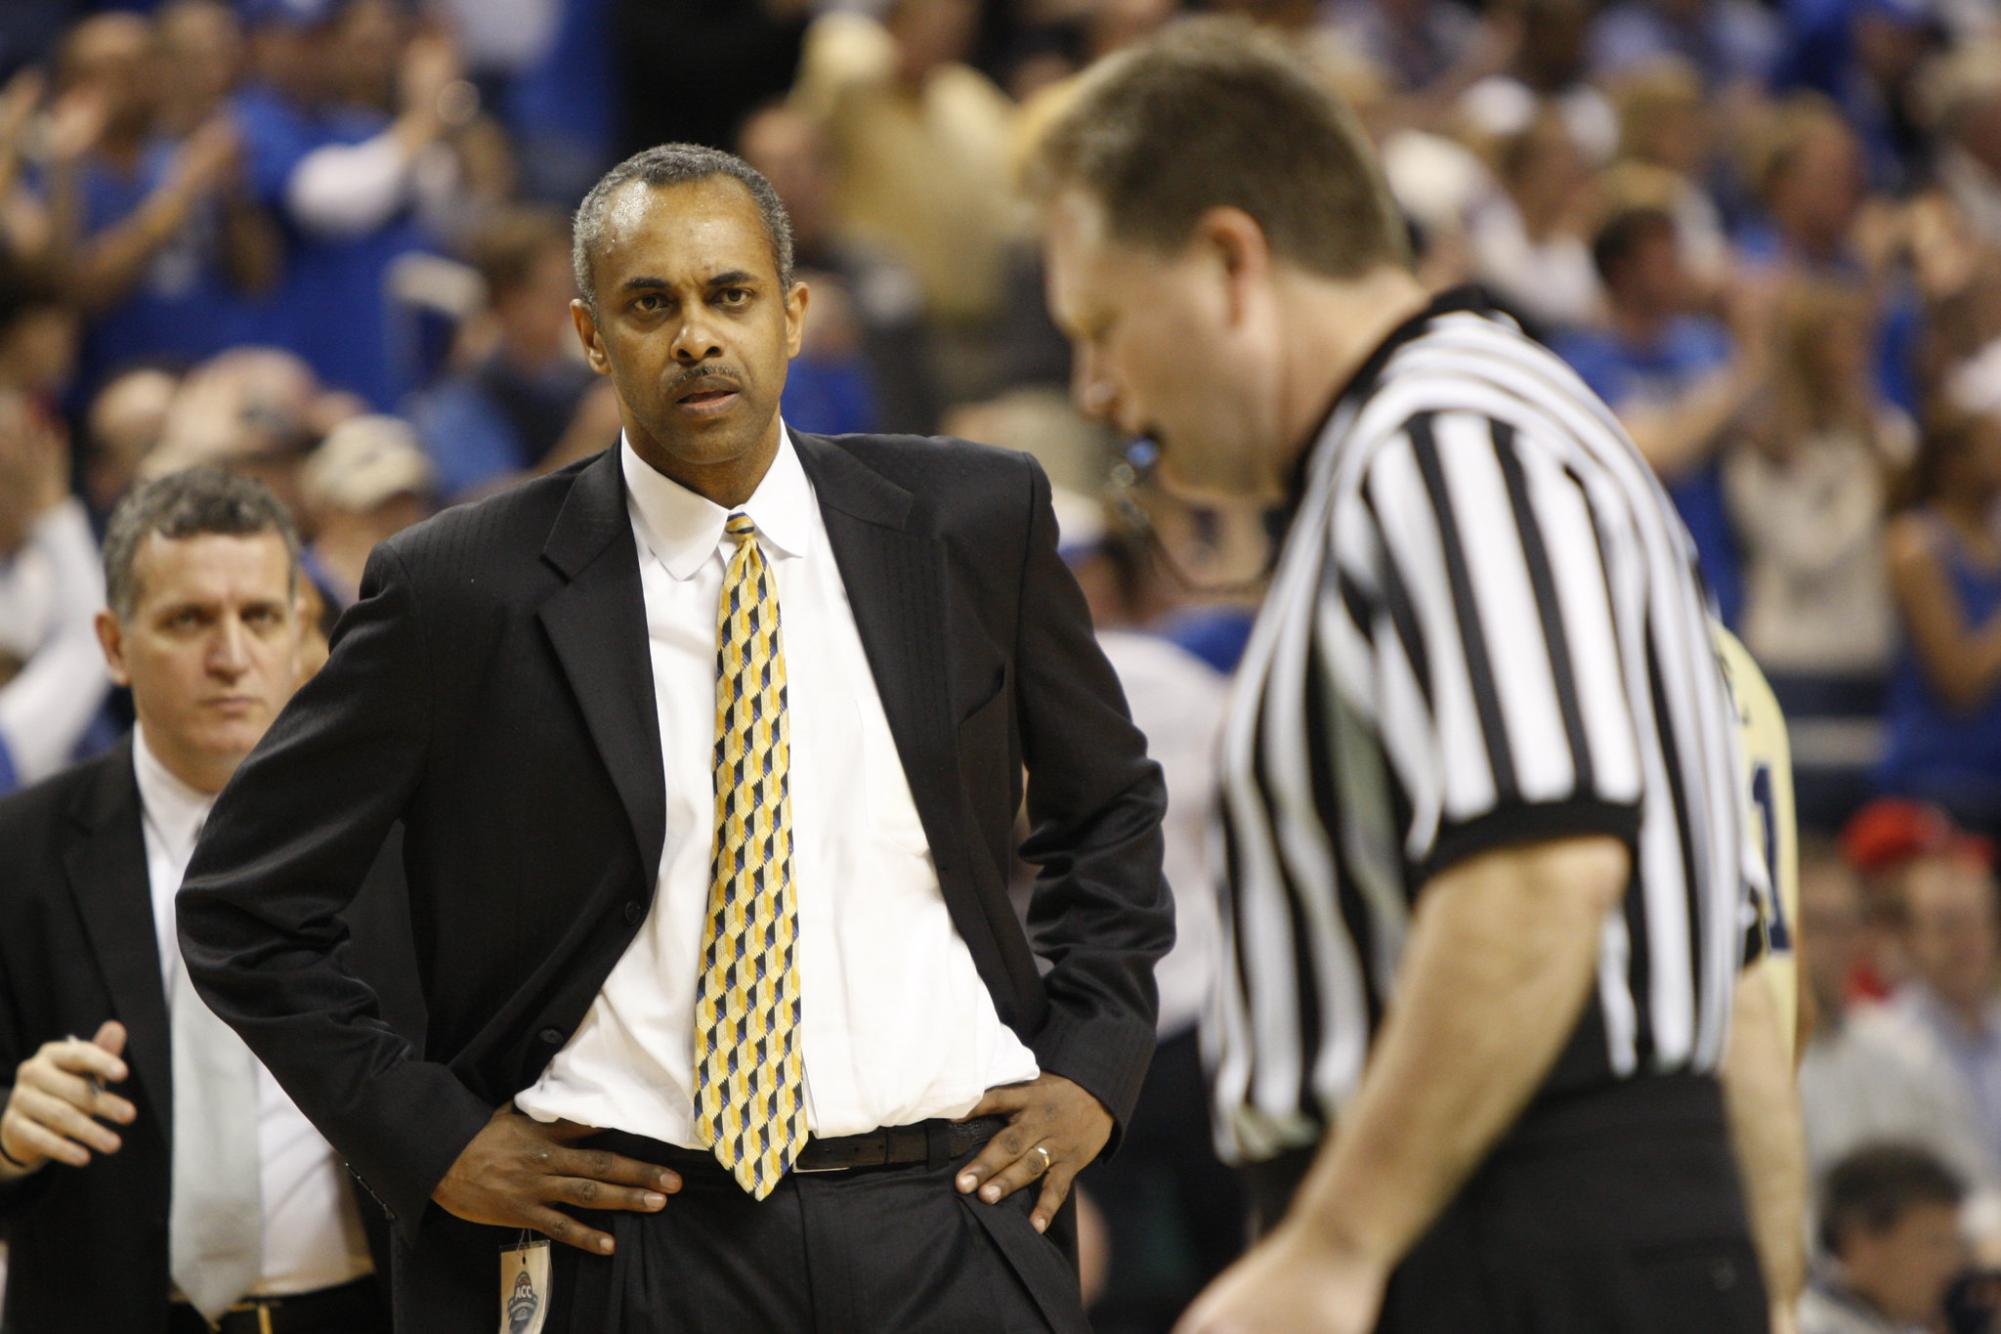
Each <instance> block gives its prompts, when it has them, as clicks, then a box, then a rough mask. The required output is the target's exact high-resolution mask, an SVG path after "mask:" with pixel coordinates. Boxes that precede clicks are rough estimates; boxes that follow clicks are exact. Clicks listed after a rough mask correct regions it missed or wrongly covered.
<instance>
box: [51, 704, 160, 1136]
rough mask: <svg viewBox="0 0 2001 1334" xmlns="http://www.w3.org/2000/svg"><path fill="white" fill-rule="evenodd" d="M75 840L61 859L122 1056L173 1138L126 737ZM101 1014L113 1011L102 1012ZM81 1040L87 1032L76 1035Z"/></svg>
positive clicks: (156, 956)
mask: <svg viewBox="0 0 2001 1334" xmlns="http://www.w3.org/2000/svg"><path fill="white" fill-rule="evenodd" d="M69 819H70V821H71V823H72V825H73V826H74V831H73V832H74V833H75V838H74V839H73V840H72V841H71V842H70V845H69V848H68V850H67V851H66V852H65V854H64V857H63V865H64V869H65V871H66V872H67V873H68V875H69V884H70V892H71V893H72V894H73V895H74V896H75V898H76V905H77V910H78V912H79V914H80V915H81V916H82V918H83V926H84V931H85V933H86V934H87V935H88V936H89V937H90V945H91V952H92V953H93V954H94V955H95V956H96V959H97V966H98V969H99V970H100V971H101V972H102V973H103V976H104V983H105V986H106V988H107V989H108V990H109V991H110V993H111V1004H112V1008H113V1009H114V1010H115V1011H116V1018H117V1019H118V1020H119V1022H121V1023H123V1024H124V1025H125V1028H126V1034H127V1036H126V1042H125V1058H126V1062H127V1064H129V1065H130V1066H131V1067H132V1070H133V1072H134V1074H135V1076H136V1077H137V1079H138V1081H139V1085H140V1087H141V1088H142V1089H144V1090H145V1095H146V1098H147V1100H148V1101H149V1102H150V1103H151V1105H152V1107H153V1109H154V1113H155V1116H156V1117H157V1118H158V1120H157V1124H158V1125H159V1126H160V1130H161V1133H162V1134H163V1135H164V1136H166V1137H167V1138H168V1142H169V1143H171V1142H172V1138H171V1136H172V1131H171V1128H170V1125H169V1120H170V1118H171V1117H172V1115H173V1108H174V1089H173V1078H172V1058H171V1050H170V1047H169V1036H168V1031H167V993H166V987H165V984H164V983H163V982H162V981H161V978H162V976H163V974H162V971H161V962H162V961H161V959H160V945H159V935H158V934H157V932H156V930H155V927H154V922H153V897H152V883H151V879H150V876H149V874H148V872H147V867H146V836H145V833H144V831H143V828H142V825H141V819H142V817H141V814H140V809H139V780H138V778H137V777H136V776H134V774H133V772H132V743H131V740H130V739H129V738H128V739H127V740H126V741H124V742H122V743H121V744H119V745H118V746H117V747H116V748H115V749H113V750H112V751H111V752H110V753H108V754H106V755H105V756H104V757H103V758H102V759H100V760H98V761H97V772H96V774H95V776H94V780H93V781H92V782H91V783H89V784H87V785H86V786H84V787H83V788H81V789H79V791H78V796H77V799H76V801H75V802H74V803H72V805H71V807H70V810H69ZM105 1017H106V1018H111V1017H113V1016H110V1015H107V1016H105ZM77 1036H78V1037H85V1038H87V1037H89V1036H90V1034H88V1033H79V1034H78V1035H77Z"/></svg>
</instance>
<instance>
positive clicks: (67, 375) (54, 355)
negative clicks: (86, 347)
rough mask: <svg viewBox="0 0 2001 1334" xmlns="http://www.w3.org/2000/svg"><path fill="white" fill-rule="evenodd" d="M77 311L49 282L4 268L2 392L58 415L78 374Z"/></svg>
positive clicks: (0, 295)
mask: <svg viewBox="0 0 2001 1334" xmlns="http://www.w3.org/2000/svg"><path fill="white" fill-rule="evenodd" d="M80 328H81V324H80V322H79V321H78V319H77V315H76V311H75V309H74V308H73V307H71V306H69V305H68V304H66V303H65V302H64V300H63V297H62V294H61V292H60V291H59V290H58V289H57V288H56V287H55V286H54V284H52V283H50V282H49V281H48V280H47V279H46V278H44V277H42V276H39V275H37V274H34V273H31V272H29V271H28V270H26V269H24V268H22V267H21V266H20V265H18V264H0V391H6V392H12V393H16V394H22V395H25V396H26V397H27V398H29V399H30V400H32V401H33V402H34V403H35V405H36V406H37V407H39V408H40V409H42V410H43V411H45V412H53V411H54V410H55V409H56V408H57V407H58V405H59V404H60V402H61V400H62V398H63V396H64V394H65V393H66V392H67V391H68V389H69V387H70V383H71V381H72V379H73V378H74V376H75V374H76V361H77V338H78V333H79V330H80Z"/></svg>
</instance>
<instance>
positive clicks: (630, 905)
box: [625, 899, 646, 926]
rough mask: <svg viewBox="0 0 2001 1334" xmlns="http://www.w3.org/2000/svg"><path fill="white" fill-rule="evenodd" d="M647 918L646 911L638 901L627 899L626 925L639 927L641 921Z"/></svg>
mask: <svg viewBox="0 0 2001 1334" xmlns="http://www.w3.org/2000/svg"><path fill="white" fill-rule="evenodd" d="M644 916H646V909H644V908H642V907H640V906H639V900H638V899H627V900H626V903H625V924H626V925H627V926H637V925H638V924H639V919H640V918H642V917H644Z"/></svg>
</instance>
